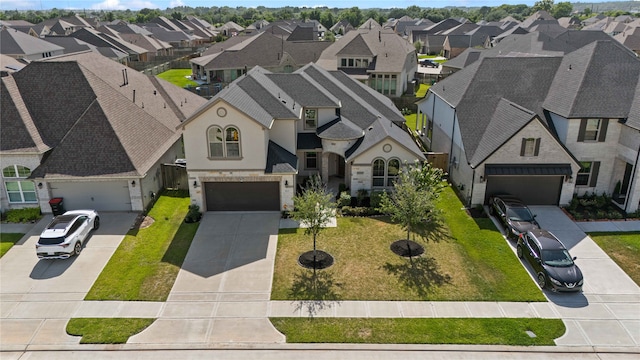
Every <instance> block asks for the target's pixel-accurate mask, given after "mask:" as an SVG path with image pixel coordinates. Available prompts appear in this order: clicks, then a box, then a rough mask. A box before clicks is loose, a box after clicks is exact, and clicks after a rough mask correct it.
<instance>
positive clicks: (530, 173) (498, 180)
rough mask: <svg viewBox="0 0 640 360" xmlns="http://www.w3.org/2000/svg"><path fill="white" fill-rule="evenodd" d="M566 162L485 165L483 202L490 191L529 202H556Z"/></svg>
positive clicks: (564, 173)
mask: <svg viewBox="0 0 640 360" xmlns="http://www.w3.org/2000/svg"><path fill="white" fill-rule="evenodd" d="M570 174H571V166H570V165H569V164H550V165H547V164H544V165H485V176H486V179H487V187H486V191H485V199H484V200H485V203H487V201H488V200H489V197H490V196H491V195H495V194H511V195H514V196H516V197H518V198H520V199H521V200H522V201H524V203H525V204H528V205H558V203H559V202H560V194H561V192H562V183H563V181H564V178H565V176H567V175H570Z"/></svg>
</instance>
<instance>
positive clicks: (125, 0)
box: [0, 0, 602, 10]
mask: <svg viewBox="0 0 640 360" xmlns="http://www.w3.org/2000/svg"><path fill="white" fill-rule="evenodd" d="M601 1H602V0H596V1H593V2H601ZM534 2H535V0H428V1H418V0H396V1H393V2H390V1H388V0H353V1H350V2H346V3H345V2H344V1H343V0H218V1H215V0H0V10H48V9H52V8H58V9H80V10H82V9H86V10H127V9H129V10H140V9H143V8H149V9H161V10H164V9H166V8H173V7H176V6H191V7H197V6H204V7H211V6H229V7H233V8H235V7H238V6H244V7H258V6H266V7H272V8H277V7H283V6H298V7H309V8H311V7H323V6H326V7H329V8H334V7H337V8H347V7H352V6H357V7H359V8H360V9H369V8H383V9H386V8H406V7H409V6H411V5H418V6H421V7H432V8H442V7H445V6H473V7H476V6H499V5H502V4H526V5H529V6H531V5H533V3H534Z"/></svg>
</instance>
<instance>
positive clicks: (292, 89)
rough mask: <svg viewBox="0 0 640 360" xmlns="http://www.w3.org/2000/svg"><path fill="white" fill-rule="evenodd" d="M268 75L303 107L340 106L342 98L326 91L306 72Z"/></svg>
mask: <svg viewBox="0 0 640 360" xmlns="http://www.w3.org/2000/svg"><path fill="white" fill-rule="evenodd" d="M267 77H268V78H269V79H271V81H273V82H274V83H276V84H277V85H278V86H279V87H280V88H281V89H282V90H284V92H286V93H287V94H290V95H291V97H293V99H294V101H295V102H296V103H298V104H300V105H302V106H303V107H317V108H321V107H333V108H337V107H339V106H340V100H338V99H337V98H335V97H334V96H333V95H331V94H330V93H327V92H326V91H324V89H322V88H321V87H320V85H319V84H317V83H315V82H314V81H313V80H312V79H311V78H310V77H309V76H306V75H305V74H267ZM300 89H305V91H300Z"/></svg>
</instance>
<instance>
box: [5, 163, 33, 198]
mask: <svg viewBox="0 0 640 360" xmlns="http://www.w3.org/2000/svg"><path fill="white" fill-rule="evenodd" d="M29 175H31V169H29V168H27V167H24V166H21V165H11V166H7V167H6V168H4V169H2V177H3V178H4V180H5V181H4V186H5V189H7V198H8V199H9V202H10V203H35V202H38V198H37V196H36V187H35V184H34V183H33V181H31V180H26V178H27V177H28V176H29ZM21 179H22V180H21Z"/></svg>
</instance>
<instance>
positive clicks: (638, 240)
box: [589, 232, 640, 285]
mask: <svg viewBox="0 0 640 360" xmlns="http://www.w3.org/2000/svg"><path fill="white" fill-rule="evenodd" d="M589 236H590V237H591V238H592V239H593V241H595V242H596V244H598V246H600V248H602V250H604V251H605V252H606V253H607V255H609V256H610V257H611V258H612V259H613V261H615V262H616V264H618V266H620V267H621V268H622V270H624V272H626V273H627V275H629V277H631V279H633V281H635V282H636V284H638V285H640V262H639V261H638V260H639V259H640V232H631V233H590V234H589Z"/></svg>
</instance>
